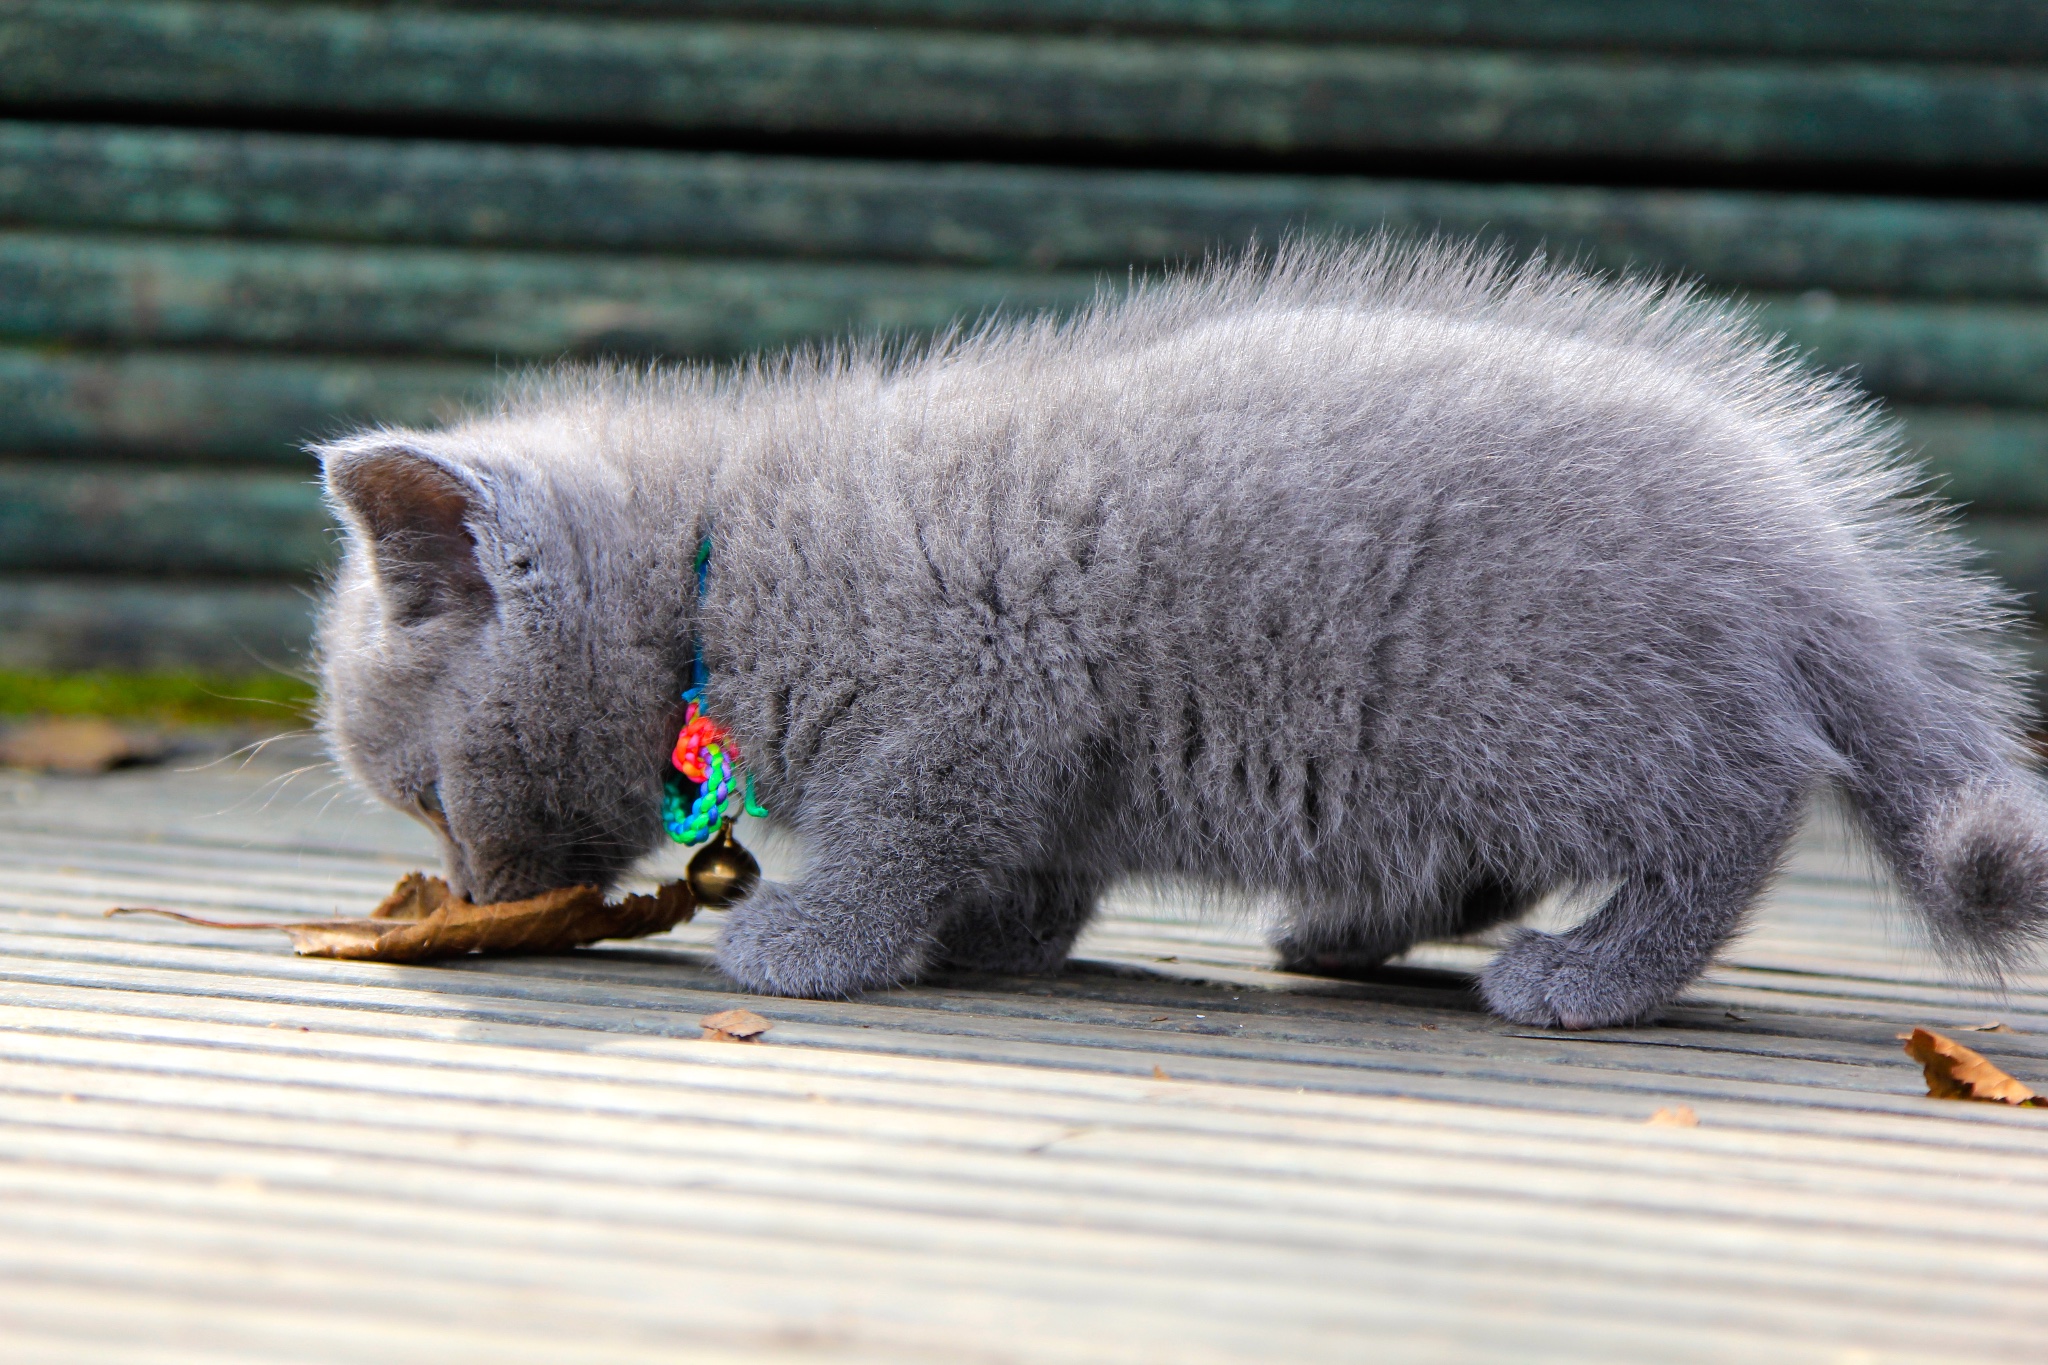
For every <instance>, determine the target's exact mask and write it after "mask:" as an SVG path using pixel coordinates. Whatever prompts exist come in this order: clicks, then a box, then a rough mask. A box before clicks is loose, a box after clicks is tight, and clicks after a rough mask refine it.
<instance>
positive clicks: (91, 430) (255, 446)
mask: <svg viewBox="0 0 2048 1365" xmlns="http://www.w3.org/2000/svg"><path fill="white" fill-rule="evenodd" d="M499 378H500V376H499V374H498V373H497V372H496V371H494V370H493V368H492V367H490V366H484V365H474V364H468V365H465V364H451V363H447V362H439V361H432V360H407V361H373V360H363V359H359V358H355V357H346V356H331V357H320V358H305V359H300V358H295V357H291V356H270V355H234V354H206V353H201V352H177V351H141V352H133V351H131V352H104V351H101V352H78V351H54V350H45V349H31V348H25V347H0V451H6V452H8V453H11V454H59V453H66V454H69V453H76V454H85V455H122V456H126V457H129V458H135V459H145V460H152V461H159V460H161V461H183V460H193V461H223V460H234V461H249V462H255V463H262V464H273V465H281V466H285V467H288V468H292V469H295V470H304V469H308V468H310V467H311V458H310V457H309V456H308V455H307V454H306V450H305V443H306V442H307V441H309V440H314V439H319V438H323V437H327V436H332V435H335V434H337V433H339V432H341V431H343V430H346V429H347V428H349V427H351V426H354V425H357V424H359V423H365V422H393V423H400V424H407V425H428V424H432V423H435V422H437V421H441V420H445V419H447V418H449V417H452V416H454V415H456V414H457V413H459V412H460V411H461V410H462V409H463V407H464V406H465V405H466V404H474V403H476V402H479V401H481V400H483V399H484V398H486V397H487V396H488V395H489V394H490V393H491V391H492V390H493V389H494V388H495V387H496V385H497V383H498V381H499Z"/></svg>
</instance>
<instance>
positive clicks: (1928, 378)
mask: <svg viewBox="0 0 2048 1365" xmlns="http://www.w3.org/2000/svg"><path fill="white" fill-rule="evenodd" d="M1759 301H1760V302H1762V303H1764V308H1763V310H1762V315H1761V318H1760V321H1761V322H1762V324H1763V325H1764V327H1766V328H1767V329H1770V330H1773V331H1782V332H1783V333H1784V334H1785V335H1786V337H1787V338H1788V339H1789V340H1790V341H1791V342H1792V343H1793V344H1794V345H1795V346H1798V347H1800V348H1801V349H1802V350H1806V351H1809V352H1811V354H1812V357H1813V359H1814V360H1815V361H1816V362H1818V363H1819V364H1821V365H1824V366H1827V367H1829V368H1831V369H1845V370H1853V371H1854V372H1855V375H1856V378H1857V379H1858V380H1859V381H1860V382H1861V383H1862V384H1863V386H1864V387H1865V388H1868V389H1870V390H1871V391H1873V392H1875V393H1879V394H1883V395H1885V396H1886V397H1889V398H1893V399H1897V400H1898V401H1900V402H1905V403H1927V402H1948V403H1990V404H2007V405H2011V406H2014V407H2035V408H2039V407H2048V309H2042V308H2038V307H2034V306H2028V305H2021V304H1994V303H1981V302H1980V303H1968V304H1955V303H1920V302H1898V301H1887V302H1878V301H1876V300H1869V299H1844V298H1838V297H1836V296H1835V295H1833V294H1830V293H1826V292H1823V291H1815V292H1813V293H1810V294H1806V295H1801V296H1798V297H1795V298H1784V297H1782V296H1763V297H1761V298H1760V299H1759Z"/></svg>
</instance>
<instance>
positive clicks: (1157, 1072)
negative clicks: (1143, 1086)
mask: <svg viewBox="0 0 2048 1365" xmlns="http://www.w3.org/2000/svg"><path fill="white" fill-rule="evenodd" d="M1152 1079H1153V1080H1155V1081H1170V1080H1172V1079H1173V1077H1171V1076H1169V1075H1167V1074H1166V1068H1165V1067H1163V1066H1161V1065H1159V1064H1158V1063H1157V1062H1154V1063H1153V1064H1152Z"/></svg>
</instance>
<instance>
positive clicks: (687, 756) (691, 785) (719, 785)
mask: <svg viewBox="0 0 2048 1365" xmlns="http://www.w3.org/2000/svg"><path fill="white" fill-rule="evenodd" d="M710 582H711V537H709V536H706V537H705V538H704V542H703V543H702V544H701V545H699V546H698V547H697V609H698V616H699V618H700V619H701V618H702V615H703V609H704V595H705V590H706V589H707V588H708V587H709V585H710ZM710 680H711V674H710V672H709V670H707V669H706V668H705V667H704V640H703V637H702V635H701V634H700V635H699V636H698V637H697V638H696V639H695V640H693V641H692V642H691V646H690V687H689V690H688V691H686V692H684V693H683V700H684V701H685V702H686V703H688V706H689V709H688V710H686V711H685V712H684V713H683V732H682V733H681V734H680V735H678V736H676V748H675V752H674V753H673V754H671V755H670V756H669V763H670V765H671V767H672V768H673V769H674V771H672V772H670V773H668V774H667V775H666V781H665V782H664V783H663V789H662V801H661V823H662V824H663V825H664V826H665V827H666V828H667V830H668V837H669V838H671V839H673V840H675V841H676V842H677V843H679V844H685V845H688V844H701V843H703V842H704V841H705V840H707V839H709V838H710V837H711V836H712V835H714V834H716V833H717V832H718V830H719V828H720V827H721V826H722V825H724V823H725V822H726V821H727V820H728V819H730V818H732V817H733V816H735V815H736V814H737V813H738V812H737V811H735V810H734V809H733V802H734V800H735V798H737V799H738V801H739V809H740V810H744V811H745V812H746V813H747V814H749V815H766V814H767V813H768V812H767V810H766V809H764V808H763V807H762V805H761V803H760V802H759V801H757V800H756V799H755V798H754V779H753V777H752V776H751V775H743V774H742V773H741V771H740V761H739V751H738V750H737V749H735V748H734V747H733V742H732V736H731V735H730V734H728V733H727V732H726V728H725V727H724V726H723V725H720V724H719V723H718V722H717V721H715V720H713V719H711V717H709V716H707V715H705V714H704V710H703V702H704V686H705V684H706V683H708V682H710Z"/></svg>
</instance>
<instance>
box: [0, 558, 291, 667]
mask: <svg viewBox="0 0 2048 1365" xmlns="http://www.w3.org/2000/svg"><path fill="white" fill-rule="evenodd" d="M312 631H313V599H312V596H311V595H310V593H309V592H308V591H307V589H306V588H305V587H303V586H301V585H300V584H297V583H246V582H242V583H190V582H186V583H172V582H162V581H156V582H151V581H146V580H140V579H115V578H65V577H52V576H42V575H37V576H30V577H16V576H5V577H0V668H6V669H24V670H28V671H32V672H37V673H68V672H75V671H78V670H82V669H96V668H113V669H127V670H132V671H137V672H153V671H157V670H164V669H203V670H206V671H209V672H215V673H225V674H246V673H254V672H258V671H260V670H262V669H266V668H273V667H286V666H290V665H293V664H296V663H298V662H300V660H301V658H302V656H303V655H304V653H305V649H306V644H307V641H308V640H309V639H310V638H311V636H312Z"/></svg>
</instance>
